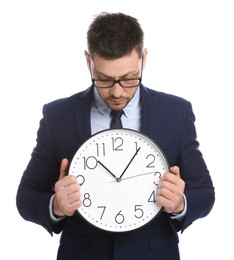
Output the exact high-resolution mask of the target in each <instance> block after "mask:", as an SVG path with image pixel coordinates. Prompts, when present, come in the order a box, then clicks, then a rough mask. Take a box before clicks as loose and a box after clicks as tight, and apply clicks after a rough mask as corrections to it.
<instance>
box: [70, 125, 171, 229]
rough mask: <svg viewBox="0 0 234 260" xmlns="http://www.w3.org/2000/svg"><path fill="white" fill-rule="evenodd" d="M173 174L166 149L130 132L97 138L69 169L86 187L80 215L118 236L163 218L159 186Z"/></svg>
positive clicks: (107, 132)
mask: <svg viewBox="0 0 234 260" xmlns="http://www.w3.org/2000/svg"><path fill="white" fill-rule="evenodd" d="M168 171H169V166H168V162H167V159H166V158H165V156H164V154H163V152H162V151H161V149H160V147H159V146H158V145H157V144H156V143H155V142H154V141H153V140H151V139H150V138H149V137H147V136H146V135H144V134H142V133H139V132H137V131H134V130H130V129H126V128H122V129H109V130H104V131H101V132H98V133H97V134H94V135H93V136H91V137H90V138H89V139H88V140H87V141H86V142H85V143H84V144H83V145H82V146H81V147H80V148H79V149H78V151H77V152H76V154H75V155H74V158H73V159H72V161H71V165H70V168H69V174H72V175H74V176H76V178H77V180H78V183H79V184H80V185H81V196H82V206H81V207H80V208H79V209H78V212H79V213H80V214H81V215H82V216H83V217H84V218H85V219H86V220H87V221H88V222H89V223H91V224H92V225H94V226H96V227H98V228H101V229H103V230H106V231H112V232H125V231H131V230H134V229H137V228H140V227H142V226H144V225H146V224H147V223H149V222H150V221H151V220H152V219H154V218H155V217H156V216H157V215H158V213H159V212H160V210H161V206H160V205H159V204H158V203H157V202H156V194H157V189H158V184H159V182H160V179H161V178H162V176H163V175H164V174H165V173H166V172H168Z"/></svg>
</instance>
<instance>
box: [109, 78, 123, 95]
mask: <svg viewBox="0 0 234 260" xmlns="http://www.w3.org/2000/svg"><path fill="white" fill-rule="evenodd" d="M122 92H123V88H122V87H121V86H120V84H119V82H115V84H114V86H113V87H112V88H111V94H112V96H114V97H116V98H118V97H120V96H121V95H122Z"/></svg>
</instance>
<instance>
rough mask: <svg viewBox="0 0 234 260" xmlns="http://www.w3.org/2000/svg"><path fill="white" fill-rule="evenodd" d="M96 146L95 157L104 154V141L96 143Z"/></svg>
mask: <svg viewBox="0 0 234 260" xmlns="http://www.w3.org/2000/svg"><path fill="white" fill-rule="evenodd" d="M96 147H97V157H98V156H105V155H106V149H105V144H104V143H101V144H98V143H96Z"/></svg>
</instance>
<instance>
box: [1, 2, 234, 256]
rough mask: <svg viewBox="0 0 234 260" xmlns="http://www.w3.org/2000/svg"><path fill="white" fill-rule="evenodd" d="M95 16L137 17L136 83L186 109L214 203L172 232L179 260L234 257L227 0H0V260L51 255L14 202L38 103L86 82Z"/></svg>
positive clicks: (233, 15) (233, 70) (231, 18)
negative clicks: (142, 58) (141, 65)
mask: <svg viewBox="0 0 234 260" xmlns="http://www.w3.org/2000/svg"><path fill="white" fill-rule="evenodd" d="M101 11H114V12H117V11H121V12H125V13H128V14H130V15H133V16H135V17H136V18H138V19H139V22H140V23H141V25H142V28H143V30H144V31H145V47H147V48H148V62H147V64H146V68H145V71H144V78H143V83H144V84H145V85H147V86H149V87H151V88H153V89H156V90H160V91H165V92H169V93H172V94H176V95H179V96H182V97H184V98H186V99H188V100H190V101H191V102H192V104H193V109H194V113H195V115H196V118H197V120H196V126H197V133H198V139H199V141H200V143H201V146H200V148H201V150H202V152H203V154H204V157H205V160H206V162H207V164H208V167H209V169H210V172H211V175H212V178H213V181H214V185H215V188H216V203H215V206H214V208H213V210H212V211H211V213H210V214H209V215H208V216H207V217H206V218H204V219H199V220H198V221H196V222H195V223H194V224H193V225H192V226H190V227H189V228H188V229H187V230H185V232H184V233H183V234H182V235H180V251H181V258H182V260H188V259H189V260H197V259H199V260H207V259H225V260H226V259H234V252H233V232H234V224H233V180H234V177H233V176H234V172H233V167H232V164H233V145H234V142H233V133H234V129H233V122H232V119H233V112H234V105H233V94H232V93H233V92H231V91H233V89H234V7H233V1H231V0H230V1H228V0H220V1H216V0H210V1H209V0H196V1H191V0H187V1H186V0H184V1H182V0H179V1H176V0H171V1H167V0H164V1H159V0H155V1H138V0H134V1H132V0H125V1H123V0H118V1H107V0H106V1H104V0H99V1H96V0H91V1H78V0H77V1H74V0H73V1H70V0H66V1H65V0H64V1H62V0H57V1H52V0H40V1H39V0H38V1H35V0H28V1H26V0H21V1H17V0H15V1H13V0H5V1H4V0H2V1H0V89H1V100H0V113H1V114H0V119H1V127H0V133H1V134H0V158H1V179H0V180H1V187H0V200H1V201H0V206H1V214H0V219H1V233H0V234H1V241H2V242H1V250H0V259H10V260H11V259H15V258H17V259H24V260H32V259H34V260H41V259H45V260H47V259H48V260H52V259H56V252H57V247H58V242H59V236H58V235H54V237H51V236H50V235H49V233H47V232H46V231H45V230H44V229H43V228H42V227H40V226H38V225H36V224H33V223H29V222H26V221H25V220H23V219H22V218H21V217H20V215H19V214H18V212H17V210H16V206H15V196H16V191H17V186H18V184H19V181H20V178H21V175H22V173H23V170H24V169H25V167H26V164H27V162H28V160H29V158H30V154H31V151H32V149H33V147H34V145H35V138H36V131H37V128H38V123H39V120H40V118H41V108H42V105H43V104H44V103H46V102H49V101H51V100H53V99H57V98H60V97H64V96H69V95H71V94H73V93H76V92H78V91H80V90H83V89H85V88H86V87H88V86H89V85H90V77H89V73H88V70H87V68H86V62H85V58H84V55H83V53H84V50H85V49H86V31H87V28H88V25H89V24H90V23H91V21H92V19H93V15H95V14H98V13H99V12H101ZM172 131H173V126H172Z"/></svg>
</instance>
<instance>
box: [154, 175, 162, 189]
mask: <svg viewBox="0 0 234 260" xmlns="http://www.w3.org/2000/svg"><path fill="white" fill-rule="evenodd" d="M154 176H156V178H158V179H157V180H155V181H154V184H155V185H156V186H158V184H159V181H160V180H161V172H155V174H154Z"/></svg>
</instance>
